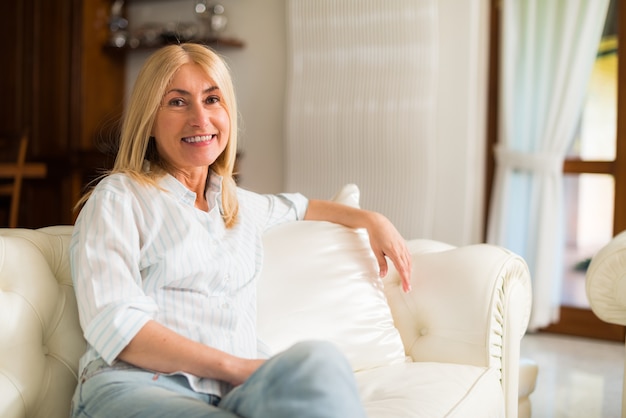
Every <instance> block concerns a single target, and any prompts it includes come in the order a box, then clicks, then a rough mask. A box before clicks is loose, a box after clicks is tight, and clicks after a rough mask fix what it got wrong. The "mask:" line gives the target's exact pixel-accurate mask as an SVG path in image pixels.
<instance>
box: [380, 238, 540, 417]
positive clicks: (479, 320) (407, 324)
mask: <svg viewBox="0 0 626 418" xmlns="http://www.w3.org/2000/svg"><path fill="white" fill-rule="evenodd" d="M409 247H410V249H411V251H412V253H413V277H412V287H413V290H412V291H411V292H410V293H409V294H405V293H403V292H402V289H401V286H400V279H399V276H398V274H397V272H396V271H395V270H393V269H391V271H390V273H389V274H388V276H387V277H386V279H385V294H386V296H387V300H388V302H389V305H390V308H391V312H392V315H393V317H394V322H395V324H396V327H397V328H398V330H399V331H400V335H401V338H402V341H403V344H404V347H405V350H406V353H407V355H409V356H410V357H411V358H412V359H413V360H414V361H436V362H448V363H460V364H469V365H475V366H481V367H493V368H496V369H498V370H500V372H501V379H502V387H503V392H504V397H505V404H506V408H507V416H516V415H517V398H518V384H519V383H518V382H519V357H520V340H521V338H522V336H523V335H524V333H525V332H526V328H527V326H528V321H529V317H530V310H531V298H532V294H531V282H530V275H529V272H528V267H527V266H526V263H525V262H524V260H523V259H522V258H521V257H519V256H518V255H516V254H514V253H512V252H510V251H508V250H506V249H504V248H501V247H497V246H494V245H488V244H479V245H469V246H465V247H458V248H454V247H451V246H449V245H446V244H442V243H438V242H436V241H427V240H414V241H410V242H409Z"/></svg>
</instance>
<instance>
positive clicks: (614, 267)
mask: <svg viewBox="0 0 626 418" xmlns="http://www.w3.org/2000/svg"><path fill="white" fill-rule="evenodd" d="M586 291H587V298H588V299H589V304H590V306H591V310H592V311H593V312H594V313H595V314H596V315H597V316H598V318H600V319H602V320H603V321H605V322H609V323H612V324H617V325H626V231H624V232H622V233H620V234H618V235H616V236H615V237H614V238H613V239H612V240H611V241H610V242H609V243H608V244H607V245H605V246H604V247H603V248H601V249H600V251H598V252H597V253H596V254H595V255H594V256H593V258H592V259H591V263H590V264H589V268H588V269H587V275H586Z"/></svg>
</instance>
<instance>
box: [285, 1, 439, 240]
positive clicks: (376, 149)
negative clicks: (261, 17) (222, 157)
mask: <svg viewBox="0 0 626 418" xmlns="http://www.w3.org/2000/svg"><path fill="white" fill-rule="evenodd" d="M287 6H288V7H287V25H288V69H289V74H288V80H287V100H286V101H287V108H286V111H285V116H286V132H285V134H286V155H285V160H286V162H287V163H286V164H287V165H286V186H287V190H297V191H300V192H303V193H304V194H305V195H307V196H310V197H315V198H328V197H330V196H332V195H333V194H334V193H335V192H336V191H337V190H338V189H339V188H340V187H341V186H342V185H343V184H345V183H356V184H357V185H358V186H359V188H360V189H361V196H362V199H361V206H362V207H364V208H367V209H372V210H376V211H379V212H382V213H384V214H385V215H387V216H388V217H389V218H390V219H391V220H392V222H394V224H395V225H396V226H397V227H398V229H399V230H400V232H401V233H402V234H403V235H404V236H406V237H424V236H430V235H431V231H430V230H431V229H432V226H433V218H434V209H433V207H434V205H433V202H434V200H435V199H434V196H433V194H434V192H435V190H434V187H435V186H434V185H435V184H436V183H435V182H434V181H433V180H434V179H433V177H434V176H433V169H434V167H433V164H434V161H435V155H434V153H435V148H434V144H433V143H432V141H433V138H435V136H436V120H437V118H436V107H437V106H436V100H437V63H438V59H437V46H438V37H437V36H438V26H437V23H438V19H437V0H421V1H415V0H394V1H388V0H289V1H288V2H287Z"/></svg>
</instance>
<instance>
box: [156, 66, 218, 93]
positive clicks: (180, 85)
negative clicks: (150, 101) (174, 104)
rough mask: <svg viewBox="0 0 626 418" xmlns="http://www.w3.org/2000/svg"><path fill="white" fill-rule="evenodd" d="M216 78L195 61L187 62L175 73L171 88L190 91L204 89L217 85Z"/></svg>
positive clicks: (171, 80) (170, 83)
mask: <svg viewBox="0 0 626 418" xmlns="http://www.w3.org/2000/svg"><path fill="white" fill-rule="evenodd" d="M215 86H216V83H215V80H213V78H212V77H211V76H210V75H209V74H208V73H207V72H206V70H205V69H204V68H203V67H202V66H200V65H199V64H195V63H187V64H183V65H181V66H180V67H179V68H178V70H177V71H176V72H175V73H174V75H173V76H172V78H171V79H170V82H169V87H168V89H167V91H166V93H167V92H168V91H169V90H170V89H182V90H186V91H189V92H193V91H195V90H200V91H204V90H206V89H207V88H210V87H215Z"/></svg>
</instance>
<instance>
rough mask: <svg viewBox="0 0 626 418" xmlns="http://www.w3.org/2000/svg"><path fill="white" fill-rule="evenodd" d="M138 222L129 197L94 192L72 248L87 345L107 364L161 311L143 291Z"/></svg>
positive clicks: (75, 231)
mask: <svg viewBox="0 0 626 418" xmlns="http://www.w3.org/2000/svg"><path fill="white" fill-rule="evenodd" d="M127 195H130V193H127ZM136 221H137V219H136V216H135V214H134V213H133V209H132V199H131V198H130V196H125V195H124V194H118V193H116V192H114V191H111V190H98V188H96V190H95V191H94V193H92V195H91V197H90V198H89V200H88V201H87V202H86V203H85V205H84V207H83V208H82V210H81V212H80V214H79V216H78V219H77V220H76V224H75V227H74V232H73V235H72V241H71V244H70V264H71V269H72V280H73V282H74V290H75V292H76V298H77V302H78V309H79V318H80V324H81V327H82V329H83V333H84V336H85V339H86V340H87V342H88V343H89V345H90V346H91V347H93V348H94V349H95V350H96V351H97V352H98V354H99V355H100V356H101V357H102V358H103V359H104V360H105V361H106V362H107V363H108V364H112V363H113V361H114V360H115V359H116V358H117V356H118V355H119V353H120V352H121V351H122V349H123V348H124V347H126V345H127V344H128V343H129V342H130V341H131V340H132V338H133V337H134V336H135V335H136V334H137V332H139V330H140V329H141V328H142V327H143V326H144V325H145V324H146V323H147V322H148V321H149V320H150V319H152V318H153V317H154V316H155V313H156V311H157V306H156V303H155V302H154V300H153V299H152V298H150V297H147V296H146V295H145V293H144V292H143V290H142V286H141V273H140V271H139V258H140V239H139V232H138V227H137V223H136Z"/></svg>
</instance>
